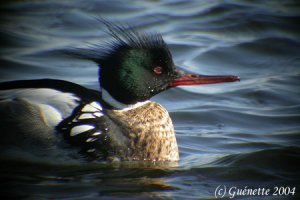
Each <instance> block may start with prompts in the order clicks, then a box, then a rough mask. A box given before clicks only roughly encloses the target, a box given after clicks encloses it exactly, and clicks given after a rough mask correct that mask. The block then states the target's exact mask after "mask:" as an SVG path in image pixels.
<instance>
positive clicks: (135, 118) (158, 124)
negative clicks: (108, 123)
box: [107, 102, 179, 161]
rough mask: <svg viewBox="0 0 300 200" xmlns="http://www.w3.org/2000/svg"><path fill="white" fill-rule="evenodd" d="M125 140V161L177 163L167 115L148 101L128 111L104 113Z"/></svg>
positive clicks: (172, 133)
mask: <svg viewBox="0 0 300 200" xmlns="http://www.w3.org/2000/svg"><path fill="white" fill-rule="evenodd" d="M107 114H108V115H109V116H110V118H111V119H112V120H113V121H114V122H115V123H116V124H118V125H119V126H121V127H122V129H123V130H124V133H123V134H124V135H125V137H127V138H128V139H129V147H128V152H129V153H128V154H127V157H126V158H125V160H150V161H177V160H179V153H178V146H177V142H176V137H175V132H174V127H173V124H172V120H171V118H170V116H169V114H168V112H167V111H166V110H165V109H164V108H163V107H162V106H161V105H160V104H158V103H155V102H149V103H146V104H144V105H142V106H139V107H137V108H134V109H130V110H112V111H110V112H108V113H107Z"/></svg>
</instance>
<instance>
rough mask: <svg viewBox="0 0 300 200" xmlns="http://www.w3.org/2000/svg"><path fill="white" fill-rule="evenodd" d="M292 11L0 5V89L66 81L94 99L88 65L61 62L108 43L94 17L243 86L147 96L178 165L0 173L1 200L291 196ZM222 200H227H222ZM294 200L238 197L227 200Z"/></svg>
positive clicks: (236, 6)
mask: <svg viewBox="0 0 300 200" xmlns="http://www.w3.org/2000/svg"><path fill="white" fill-rule="evenodd" d="M299 10H300V4H299V3H298V2H297V1H296V0H294V1H293V0H286V1H279V0H278V1H277V0H274V1H242V0H231V1H229V0H228V1H220V0H202V1H184V0H177V1H147V2H143V1H127V2H125V1H107V2H104V1H96V0H94V1H80V0H75V1H51V0H49V1H11V2H10V3H2V5H1V15H0V16H1V25H0V27H1V29H0V30H1V32H0V34H1V38H2V42H1V46H2V48H1V69H0V78H1V81H5V80H15V79H33V78H56V79H65V80H69V81H72V82H76V83H78V84H81V85H84V86H86V87H90V88H94V89H97V88H98V83H97V66H96V65H95V64H94V63H92V62H89V61H83V60H77V59H73V58H68V57H66V56H64V55H62V54H61V51H62V50H64V49H66V48H68V47H85V46H86V45H88V44H89V43H92V44H94V43H101V42H104V41H107V40H109V37H108V36H107V35H106V34H105V33H104V32H103V30H104V26H103V25H102V24H101V23H99V21H97V20H96V19H95V17H99V16H101V17H104V18H106V19H108V20H112V21H119V22H121V23H129V24H133V25H134V26H136V27H137V28H138V29H139V30H144V31H158V32H161V33H162V34H163V36H164V39H165V41H166V42H167V43H168V44H169V46H170V48H171V51H172V53H173V57H174V60H175V63H176V65H178V66H179V67H181V68H183V69H185V70H189V71H192V72H195V73H201V74H232V75H239V76H240V77H241V82H239V83H228V84H223V85H209V86H194V87H181V88H176V89H172V90H169V91H166V92H164V93H162V94H159V95H157V96H156V97H154V98H153V100H155V101H157V102H159V103H161V104H162V105H164V106H165V107H166V108H167V109H168V111H169V112H170V115H171V117H172V119H173V123H174V126H175V131H176V134H177V140H178V143H179V149H180V157H181V160H180V162H179V163H177V164H175V163H173V164H170V165H160V164H159V163H130V162H129V163H116V164H110V163H73V162H68V161H61V162H51V160H47V159H44V160H39V159H34V158H32V159H28V158H26V159H24V160H15V161H10V162H6V163H4V162H1V166H0V169H1V180H2V183H1V188H0V193H1V195H2V196H3V197H6V198H7V199H9V198H18V199H152V198H153V199H157V198H158V199H215V190H216V188H217V187H218V186H221V187H223V186H226V189H227V192H226V195H227V198H229V197H230V194H229V192H228V190H229V189H230V188H232V187H233V189H232V191H233V190H234V187H237V188H240V189H244V188H253V189H255V188H261V189H262V188H266V189H268V188H269V189H271V194H273V193H272V192H274V189H275V188H274V187H284V189H286V190H288V188H286V187H290V189H293V188H294V187H295V188H296V195H299V194H300V191H299V189H300V172H299V166H300V165H299V159H300V145H299V144H300V143H299V142H300V134H299V133H300V112H299V111H300V92H299V91H300V90H299V84H300V69H299V66H300V29H299V19H300V12H299ZM225 197H226V196H225ZM273 198H274V199H296V198H297V197H296V196H292V195H291V193H290V194H289V195H286V196H285V195H278V196H274V195H271V196H262V195H254V196H249V195H248V196H247V195H241V196H238V197H236V196H235V198H234V199H273Z"/></svg>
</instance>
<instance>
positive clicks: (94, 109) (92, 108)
mask: <svg viewBox="0 0 300 200" xmlns="http://www.w3.org/2000/svg"><path fill="white" fill-rule="evenodd" d="M99 110H102V107H101V106H100V105H99V104H98V103H97V102H95V101H94V102H92V103H90V104H86V105H85V106H84V107H83V108H82V109H81V111H82V112H97V111H99Z"/></svg>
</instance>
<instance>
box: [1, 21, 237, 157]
mask: <svg viewBox="0 0 300 200" xmlns="http://www.w3.org/2000/svg"><path fill="white" fill-rule="evenodd" d="M106 25H107V26H108V28H109V30H110V31H111V34H112V35H113V36H114V38H115V39H116V41H115V43H113V44H111V47H110V48H111V49H109V50H108V51H107V52H106V53H104V54H101V55H97V54H96V53H95V52H94V51H93V52H91V54H90V55H88V56H87V55H84V56H83V57H88V58H90V59H92V60H94V61H96V62H97V63H98V64H99V65H100V79H99V81H100V85H101V90H100V91H96V90H91V89H88V88H85V87H82V86H80V85H77V84H75V83H71V82H67V81H63V80H53V79H40V80H28V81H11V82H4V83H0V118H1V123H0V130H1V134H5V137H4V136H3V135H2V136H1V137H2V140H1V141H0V144H1V148H2V149H1V152H2V154H3V152H6V150H7V149H10V147H17V148H20V149H28V148H29V149H34V150H33V152H38V153H40V154H41V155H44V156H45V155H47V153H48V151H49V152H51V151H52V150H54V151H55V150H56V149H59V150H60V152H68V151H69V150H70V149H71V151H70V152H72V153H70V156H71V157H72V156H73V157H74V150H75V152H76V153H75V154H78V155H80V156H81V157H84V158H88V159H92V160H94V159H97V160H99V159H100V160H149V161H177V160H178V159H179V152H178V146H177V142H176V137H175V133H174V128H173V124H172V121H171V119H170V117H169V114H168V112H167V111H166V110H165V109H164V108H163V107H162V106H161V105H159V104H157V103H155V102H151V101H149V99H150V98H151V97H152V96H154V95H155V94H157V93H159V92H161V91H164V90H166V89H168V88H171V87H175V86H178V85H194V84H210V83H219V82H231V81H236V80H238V79H239V78H238V77H235V76H211V77H207V76H199V75H190V74H185V73H183V72H182V71H179V70H177V69H176V68H175V66H174V64H173V61H172V57H171V54H170V52H169V49H168V48H167V45H166V44H165V43H164V41H163V40H162V38H161V36H160V35H158V34H154V35H147V34H139V33H137V32H135V31H133V30H125V28H124V27H119V26H115V25H110V24H106ZM126 31H127V32H126ZM118 34H121V35H118ZM66 154H69V153H66ZM0 155H1V154H0Z"/></svg>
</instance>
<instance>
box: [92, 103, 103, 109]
mask: <svg viewBox="0 0 300 200" xmlns="http://www.w3.org/2000/svg"><path fill="white" fill-rule="evenodd" d="M90 105H91V106H93V107H94V108H96V109H98V110H102V107H101V106H100V105H99V103H97V102H95V101H94V102H92V103H90Z"/></svg>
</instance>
